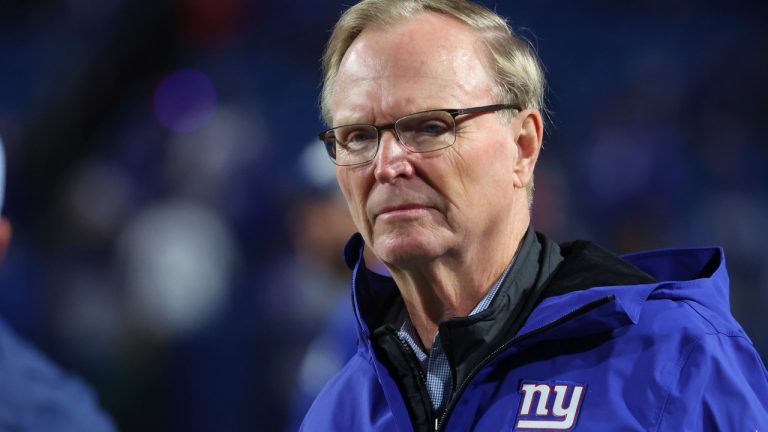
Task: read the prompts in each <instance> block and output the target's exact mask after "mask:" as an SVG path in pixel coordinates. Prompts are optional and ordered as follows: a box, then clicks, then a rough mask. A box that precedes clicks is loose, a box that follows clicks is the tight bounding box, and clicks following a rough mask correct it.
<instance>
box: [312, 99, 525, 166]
mask: <svg viewBox="0 0 768 432" xmlns="http://www.w3.org/2000/svg"><path fill="white" fill-rule="evenodd" d="M508 109H513V110H516V111H521V108H520V106H519V105H515V104H493V105H483V106H479V107H471V108H439V109H430V110H424V111H418V112H415V113H411V114H407V115H404V116H402V117H400V118H398V119H397V120H395V121H394V122H393V123H389V124H386V125H382V126H376V125H374V124H367V123H354V124H348V125H340V126H335V127H332V128H330V129H326V130H324V131H322V132H320V133H319V134H318V135H317V136H318V138H319V139H320V141H322V142H323V146H324V147H325V150H326V152H327V153H328V157H330V158H331V161H332V162H333V163H334V164H335V165H337V166H358V165H364V164H367V163H369V162H371V161H372V160H374V159H375V158H376V155H377V154H378V153H379V146H380V145H381V136H382V135H383V133H384V131H385V130H387V129H390V130H392V132H394V135H395V137H397V140H398V141H399V142H400V144H401V145H402V146H403V148H405V149H406V150H408V151H409V152H411V153H430V152H433V151H438V150H444V149H446V148H448V147H451V146H453V145H454V144H456V117H458V116H460V115H465V114H486V113H491V112H496V111H501V110H508ZM433 111H441V112H446V113H448V114H449V115H450V116H451V118H453V142H452V143H450V144H448V145H447V146H445V147H440V148H436V149H431V150H424V151H417V150H414V149H412V148H411V147H409V146H408V144H406V143H404V142H403V140H402V138H401V137H400V134H399V133H398V132H397V124H398V122H400V121H401V120H403V119H405V118H408V117H411V116H414V115H418V114H424V113H428V112H433ZM351 126H369V127H372V128H373V129H375V130H376V151H374V152H373V155H372V156H371V158H370V159H368V160H366V161H363V162H357V163H353V164H339V163H337V162H336V157H335V156H334V154H335V153H336V152H335V150H332V149H331V145H333V146H334V147H335V146H336V143H337V142H338V140H336V139H335V134H334V143H333V144H329V143H328V141H326V140H325V139H323V137H324V136H325V135H327V134H328V133H329V132H333V131H334V130H336V129H339V128H345V127H351Z"/></svg>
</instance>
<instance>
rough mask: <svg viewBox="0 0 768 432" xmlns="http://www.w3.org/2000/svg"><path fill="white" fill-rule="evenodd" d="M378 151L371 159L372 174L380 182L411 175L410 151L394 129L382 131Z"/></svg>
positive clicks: (412, 170)
mask: <svg viewBox="0 0 768 432" xmlns="http://www.w3.org/2000/svg"><path fill="white" fill-rule="evenodd" d="M379 140H380V141H379V151H378V152H377V153H376V157H375V158H374V160H373V163H374V165H375V167H374V175H375V176H376V180H378V181H379V182H381V183H392V182H393V181H395V179H397V178H398V177H400V176H404V177H409V176H411V175H413V172H414V169H413V165H412V164H411V161H410V159H409V155H410V152H409V151H408V150H407V149H406V148H405V146H403V144H402V143H401V142H400V139H399V138H398V137H397V134H396V133H395V131H394V130H385V131H382V133H381V137H380V138H379Z"/></svg>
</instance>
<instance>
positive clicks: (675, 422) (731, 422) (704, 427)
mask: <svg viewBox="0 0 768 432" xmlns="http://www.w3.org/2000/svg"><path fill="white" fill-rule="evenodd" d="M679 367H680V368H679V372H678V373H677V380H676V381H674V380H673V381H672V383H671V388H670V393H669V395H668V396H667V400H666V401H665V402H664V405H663V409H662V413H661V417H660V419H659V427H658V428H657V430H658V431H731V430H732V431H749V432H752V431H764V430H768V372H766V368H765V365H764V364H763V362H762V361H761V359H760V356H759V355H758V353H757V351H756V350H755V348H754V346H753V345H752V343H751V342H750V341H749V339H747V338H746V337H745V336H743V335H726V334H722V333H713V334H707V335H704V336H703V337H702V338H701V339H699V340H698V341H697V342H696V343H694V344H693V345H692V346H691V348H690V350H689V351H688V354H687V356H685V357H684V358H683V359H682V360H681V362H680V364H679Z"/></svg>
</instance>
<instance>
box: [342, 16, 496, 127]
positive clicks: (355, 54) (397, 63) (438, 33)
mask: <svg viewBox="0 0 768 432" xmlns="http://www.w3.org/2000/svg"><path fill="white" fill-rule="evenodd" d="M446 26H447V27H448V28H446ZM483 55H484V52H483V48H482V46H481V44H480V43H479V41H478V38H477V36H476V34H475V33H474V31H472V30H471V29H470V28H469V27H468V26H466V25H464V24H463V23H461V22H458V21H456V20H454V19H451V18H448V17H444V16H442V15H438V14H422V15H418V16H416V17H414V18H412V19H410V20H409V21H406V22H405V23H400V24H397V25H394V26H392V27H390V28H386V29H385V28H382V27H371V28H367V29H366V30H364V31H363V32H362V33H361V34H360V36H358V38H357V39H356V40H355V41H354V42H353V43H352V45H351V46H350V48H349V50H347V53H346V54H345V56H344V58H343V60H342V63H341V65H340V68H339V72H338V75H337V77H336V82H335V84H334V92H333V93H334V94H333V98H332V106H333V111H334V116H333V117H334V123H335V124H339V122H340V121H341V119H342V118H346V117H348V115H347V113H348V114H349V115H352V116H354V117H355V118H358V117H359V115H360V113H361V109H364V108H365V107H366V106H368V105H370V104H371V102H373V101H376V102H380V103H381V104H382V105H386V106H389V105H393V108H397V107H398V106H400V105H404V107H403V109H404V110H410V112H413V111H414V110H415V111H419V110H424V109H433V108H446V107H447V106H445V105H446V104H450V105H455V104H456V103H458V102H459V101H461V100H463V99H467V98H469V97H472V96H473V95H476V94H477V93H478V92H482V93H487V92H488V91H489V90H490V87H491V80H490V78H489V75H488V74H487V72H486V70H485V68H484V62H483V61H482V56H483ZM462 105H463V104H462ZM451 107H453V106H451ZM396 110H397V109H396ZM408 113H409V112H402V113H401V114H408ZM389 114H393V113H389Z"/></svg>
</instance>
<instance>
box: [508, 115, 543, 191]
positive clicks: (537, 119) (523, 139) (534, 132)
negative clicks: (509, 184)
mask: <svg viewBox="0 0 768 432" xmlns="http://www.w3.org/2000/svg"><path fill="white" fill-rule="evenodd" d="M514 121H516V122H520V123H519V124H520V129H519V130H518V132H517V134H516V137H515V144H516V145H517V156H518V157H517V161H516V162H515V167H514V172H515V174H516V176H515V187H517V188H520V189H525V188H527V187H528V186H529V185H530V184H531V182H532V181H533V170H534V168H535V167H536V161H537V160H538V159H539V151H540V150H541V143H542V141H543V139H544V121H543V119H542V117H541V113H540V112H539V110H535V109H530V110H529V109H526V110H523V111H520V112H519V113H518V114H517V116H516V117H515V119H514Z"/></svg>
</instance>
